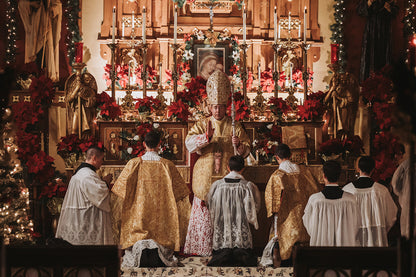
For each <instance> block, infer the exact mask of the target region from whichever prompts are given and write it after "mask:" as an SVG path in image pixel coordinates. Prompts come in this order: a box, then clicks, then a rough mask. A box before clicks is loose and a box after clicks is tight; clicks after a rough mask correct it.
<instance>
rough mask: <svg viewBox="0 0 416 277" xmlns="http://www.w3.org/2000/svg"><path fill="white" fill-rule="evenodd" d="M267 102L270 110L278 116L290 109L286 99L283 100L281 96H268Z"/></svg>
mask: <svg viewBox="0 0 416 277" xmlns="http://www.w3.org/2000/svg"><path fill="white" fill-rule="evenodd" d="M267 104H269V105H270V111H271V112H272V113H273V114H274V115H276V116H278V117H281V116H282V115H283V114H286V113H288V112H289V111H291V110H292V108H291V107H290V106H289V105H288V104H287V102H286V100H283V99H282V98H281V97H279V98H276V97H270V98H269V102H267Z"/></svg>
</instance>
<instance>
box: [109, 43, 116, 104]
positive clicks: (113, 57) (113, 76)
mask: <svg viewBox="0 0 416 277" xmlns="http://www.w3.org/2000/svg"><path fill="white" fill-rule="evenodd" d="M107 45H108V47H109V48H110V50H111V72H110V79H111V98H113V99H115V97H116V69H115V68H116V67H115V60H116V48H117V43H109V44H107Z"/></svg>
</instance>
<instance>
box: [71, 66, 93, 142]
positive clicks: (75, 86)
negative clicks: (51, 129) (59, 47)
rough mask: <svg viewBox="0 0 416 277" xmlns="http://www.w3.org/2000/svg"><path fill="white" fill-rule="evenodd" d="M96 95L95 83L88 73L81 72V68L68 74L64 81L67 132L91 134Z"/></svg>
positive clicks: (81, 135) (82, 135) (83, 135)
mask: <svg viewBox="0 0 416 277" xmlns="http://www.w3.org/2000/svg"><path fill="white" fill-rule="evenodd" d="M96 95H97V83H96V81H95V78H94V76H92V75H91V74H90V73H88V72H84V73H82V74H81V70H77V72H76V73H73V74H72V75H71V76H69V78H68V80H67V81H66V83H65V101H66V114H67V134H79V136H80V137H88V136H90V135H91V132H92V129H93V127H92V122H93V119H94V118H95V114H96V109H95V102H96V100H95V97H96Z"/></svg>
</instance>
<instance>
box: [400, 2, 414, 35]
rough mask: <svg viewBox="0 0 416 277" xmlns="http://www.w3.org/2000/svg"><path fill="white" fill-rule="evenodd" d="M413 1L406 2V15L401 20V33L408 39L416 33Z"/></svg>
mask: <svg viewBox="0 0 416 277" xmlns="http://www.w3.org/2000/svg"><path fill="white" fill-rule="evenodd" d="M415 2H416V1H415V0H407V6H406V13H405V16H404V18H403V23H404V28H403V32H404V35H405V37H407V38H409V37H411V36H413V35H414V34H415V33H416V28H415V14H414V10H415Z"/></svg>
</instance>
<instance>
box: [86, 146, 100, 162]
mask: <svg viewBox="0 0 416 277" xmlns="http://www.w3.org/2000/svg"><path fill="white" fill-rule="evenodd" d="M102 155H104V149H102V148H100V147H97V146H91V147H90V148H88V150H87V153H86V155H85V159H86V160H87V161H89V160H91V159H92V157H94V156H96V157H100V156H102Z"/></svg>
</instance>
